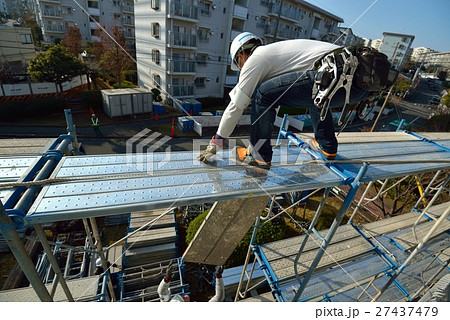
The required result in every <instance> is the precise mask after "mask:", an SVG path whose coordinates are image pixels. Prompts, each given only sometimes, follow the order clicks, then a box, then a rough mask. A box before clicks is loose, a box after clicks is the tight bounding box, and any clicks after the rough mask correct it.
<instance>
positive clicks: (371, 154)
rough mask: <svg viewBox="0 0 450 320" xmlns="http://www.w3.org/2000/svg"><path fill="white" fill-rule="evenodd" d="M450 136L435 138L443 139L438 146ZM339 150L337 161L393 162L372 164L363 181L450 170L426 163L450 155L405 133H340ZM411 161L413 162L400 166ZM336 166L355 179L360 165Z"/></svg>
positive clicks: (436, 164)
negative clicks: (391, 162) (406, 161)
mask: <svg viewBox="0 0 450 320" xmlns="http://www.w3.org/2000/svg"><path fill="white" fill-rule="evenodd" d="M297 135H298V136H299V137H300V138H301V139H302V140H304V141H305V140H306V141H307V140H308V138H309V137H310V136H311V135H310V134H309V135H308V134H306V135H305V134H297ZM448 136H449V134H448V133H443V134H440V133H436V134H434V135H433V138H436V139H438V138H440V139H441V140H439V141H436V143H438V144H439V143H441V142H442V141H445V139H448ZM338 141H339V147H338V154H337V157H336V160H364V161H368V162H369V163H370V162H371V161H372V162H373V161H376V160H383V161H386V160H391V161H393V162H394V163H393V164H376V163H371V164H370V166H369V169H368V171H367V174H366V178H365V179H364V181H371V180H378V179H386V178H394V177H402V176H405V175H410V174H415V173H421V172H429V171H436V170H439V169H448V168H450V163H436V162H434V163H433V162H426V161H427V160H443V159H446V160H450V152H449V151H446V150H445V149H444V148H441V147H439V146H437V145H435V144H433V143H430V142H427V141H423V140H421V139H420V138H419V137H415V136H414V135H411V134H408V133H405V132H385V133H381V132H377V133H374V132H368V133H364V132H360V133H349V132H347V133H344V132H343V133H341V134H340V135H339V136H338ZM398 160H402V161H404V160H409V161H411V163H398V164H395V161H398ZM336 167H338V168H340V169H341V170H343V171H346V172H347V173H349V174H350V175H353V176H356V174H357V173H358V171H359V169H360V168H361V165H360V164H355V165H352V164H339V165H336Z"/></svg>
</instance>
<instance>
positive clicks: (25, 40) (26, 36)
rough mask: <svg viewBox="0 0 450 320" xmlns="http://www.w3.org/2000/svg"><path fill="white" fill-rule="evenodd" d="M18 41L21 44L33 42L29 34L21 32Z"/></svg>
mask: <svg viewBox="0 0 450 320" xmlns="http://www.w3.org/2000/svg"><path fill="white" fill-rule="evenodd" d="M20 42H21V43H22V44H27V43H33V41H32V40H31V34H21V35H20Z"/></svg>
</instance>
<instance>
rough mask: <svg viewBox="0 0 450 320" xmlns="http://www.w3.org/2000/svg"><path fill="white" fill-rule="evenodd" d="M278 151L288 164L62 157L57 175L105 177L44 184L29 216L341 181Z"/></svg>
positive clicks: (72, 214) (294, 153)
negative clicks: (265, 166) (261, 165)
mask: <svg viewBox="0 0 450 320" xmlns="http://www.w3.org/2000/svg"><path fill="white" fill-rule="evenodd" d="M276 150H277V149H276ZM275 153H276V156H275V157H274V161H275V160H276V161H278V163H280V161H281V162H283V163H284V162H285V163H287V164H286V165H277V164H276V163H275V164H274V166H273V167H272V168H270V170H269V171H268V172H261V171H259V170H255V169H254V168H252V167H247V166H242V165H235V164H230V163H229V161H228V158H227V154H222V156H223V159H222V160H218V161H217V162H216V163H215V166H213V165H205V164H203V163H201V162H199V161H198V160H196V159H195V155H194V154H193V153H192V152H176V153H171V160H170V161H169V162H167V163H164V159H165V158H164V157H165V156H164V155H163V154H159V155H158V154H155V155H153V159H152V160H151V161H149V158H148V156H147V155H146V154H143V155H134V156H133V158H134V159H135V162H130V163H129V164H127V156H126V155H119V156H117V155H107V156H95V157H68V158H63V159H62V160H61V162H60V163H59V165H58V167H57V168H56V169H55V171H54V174H53V177H71V178H76V177H86V176H105V178H104V179H103V178H102V179H98V180H87V181H86V180H85V181H73V182H66V183H58V184H54V185H49V186H45V187H44V188H43V189H42V191H41V193H40V195H39V196H38V197H37V199H36V201H35V202H34V204H33V205H32V207H31V208H30V210H29V213H28V215H27V216H26V220H27V221H28V222H30V223H38V222H39V223H42V222H53V221H59V220H68V219H76V218H80V217H87V216H105V215H109V214H117V213H124V212H132V211H141V210H148V209H160V208H167V207H170V206H181V205H187V204H192V203H205V202H215V201H220V200H227V199H232V198H245V197H247V196H248V195H255V196H256V195H267V194H268V193H269V194H278V193H281V192H289V191H296V190H310V189H315V188H319V187H327V186H336V185H339V184H342V183H343V179H342V178H340V177H338V176H337V175H336V174H334V173H333V172H332V171H331V170H330V169H328V168H327V167H326V166H324V165H323V164H319V163H308V164H299V165H295V163H296V162H300V163H301V162H302V161H304V160H310V159H311V157H310V156H309V155H307V154H306V153H304V151H303V152H302V151H301V150H299V149H293V148H292V149H291V150H288V155H287V157H286V158H282V157H280V156H279V154H278V153H277V152H275ZM193 158H194V159H195V160H193ZM158 161H159V162H158ZM147 162H149V165H147ZM149 167H151V168H152V170H153V171H151V172H148V173H147V172H146V171H145V170H144V169H145V168H149ZM141 170H144V171H141ZM133 174H135V176H130V175H133ZM111 175H113V176H111ZM106 176H108V177H106Z"/></svg>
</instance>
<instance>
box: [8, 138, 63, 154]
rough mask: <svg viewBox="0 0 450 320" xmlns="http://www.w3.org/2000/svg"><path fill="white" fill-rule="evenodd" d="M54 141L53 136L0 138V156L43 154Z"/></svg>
mask: <svg viewBox="0 0 450 320" xmlns="http://www.w3.org/2000/svg"><path fill="white" fill-rule="evenodd" d="M55 141H56V139H55V138H20V139H19V138H13V139H0V156H12V155H14V156H23V155H39V154H40V155H43V154H45V153H46V152H47V151H48V150H49V149H50V148H51V146H52V145H53V144H54V143H55Z"/></svg>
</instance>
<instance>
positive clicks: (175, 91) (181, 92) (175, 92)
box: [169, 85, 194, 97]
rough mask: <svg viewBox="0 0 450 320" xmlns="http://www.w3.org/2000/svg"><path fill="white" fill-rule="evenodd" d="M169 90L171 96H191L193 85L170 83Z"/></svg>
mask: <svg viewBox="0 0 450 320" xmlns="http://www.w3.org/2000/svg"><path fill="white" fill-rule="evenodd" d="M169 91H170V93H171V95H172V96H173V97H184V96H193V95H194V85H176V86H174V85H172V86H171V87H170V90H169Z"/></svg>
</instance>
